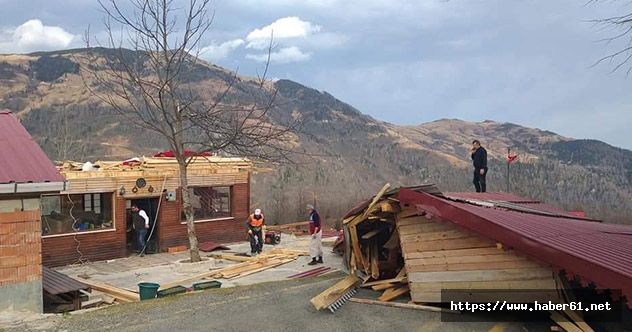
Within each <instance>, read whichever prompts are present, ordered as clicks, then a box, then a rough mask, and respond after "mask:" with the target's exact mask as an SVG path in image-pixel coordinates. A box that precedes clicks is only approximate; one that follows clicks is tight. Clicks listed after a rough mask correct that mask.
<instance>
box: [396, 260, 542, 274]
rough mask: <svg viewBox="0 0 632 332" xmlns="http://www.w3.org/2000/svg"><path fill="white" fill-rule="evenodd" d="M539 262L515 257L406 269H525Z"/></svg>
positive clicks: (425, 270)
mask: <svg viewBox="0 0 632 332" xmlns="http://www.w3.org/2000/svg"><path fill="white" fill-rule="evenodd" d="M538 267H540V265H539V264H537V263H535V262H532V261H530V260H528V259H526V258H523V259H515V260H509V261H504V262H480V263H461V264H434V265H413V266H408V271H410V272H411V273H413V272H431V271H476V270H504V269H525V268H538Z"/></svg>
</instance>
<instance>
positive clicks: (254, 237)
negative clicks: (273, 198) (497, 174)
mask: <svg viewBox="0 0 632 332" xmlns="http://www.w3.org/2000/svg"><path fill="white" fill-rule="evenodd" d="M246 227H248V236H249V237H250V255H252V256H254V255H257V254H260V253H261V250H262V249H263V227H265V220H264V218H263V214H262V213H261V209H255V213H253V214H251V215H250V216H248V220H247V221H246Z"/></svg>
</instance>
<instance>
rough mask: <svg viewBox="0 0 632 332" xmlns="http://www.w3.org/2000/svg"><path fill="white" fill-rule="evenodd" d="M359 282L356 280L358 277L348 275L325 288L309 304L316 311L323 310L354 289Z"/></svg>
mask: <svg viewBox="0 0 632 332" xmlns="http://www.w3.org/2000/svg"><path fill="white" fill-rule="evenodd" d="M359 282H360V279H358V277H356V276H355V275H349V276H347V277H346V278H344V279H342V280H340V281H338V282H337V283H335V284H334V285H333V286H331V287H329V288H327V289H326V290H325V291H323V292H322V293H320V294H318V295H316V296H315V297H313V298H312V299H311V300H310V302H311V303H312V305H313V306H314V308H316V310H322V309H325V308H327V307H329V306H330V305H331V304H333V303H334V302H336V301H338V300H339V299H340V297H341V296H342V295H344V294H345V293H346V292H348V291H349V290H351V289H353V288H355V287H356V285H357V284H358V283H359Z"/></svg>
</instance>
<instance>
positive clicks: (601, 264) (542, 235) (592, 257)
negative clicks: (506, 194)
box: [399, 189, 632, 305]
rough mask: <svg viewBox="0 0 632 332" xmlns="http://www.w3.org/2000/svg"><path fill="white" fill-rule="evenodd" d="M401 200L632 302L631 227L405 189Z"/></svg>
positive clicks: (400, 194)
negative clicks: (519, 209) (616, 293)
mask: <svg viewBox="0 0 632 332" xmlns="http://www.w3.org/2000/svg"><path fill="white" fill-rule="evenodd" d="M399 199H400V202H401V203H402V204H404V205H408V206H415V207H417V209H418V210H421V211H424V212H427V213H431V214H433V215H436V216H438V217H440V218H442V219H445V220H448V221H451V222H453V223H455V224H457V225H459V226H462V227H464V228H466V229H469V230H470V231H472V232H475V233H478V234H480V235H481V236H484V237H487V238H490V239H493V240H495V241H497V242H500V243H503V244H504V245H505V246H506V247H510V248H514V249H515V250H517V251H519V252H521V253H523V254H525V255H528V256H531V257H533V258H535V259H538V260H539V261H542V262H546V263H549V264H551V266H552V267H554V268H560V269H564V270H566V271H567V272H568V273H570V274H573V275H577V276H579V277H581V278H582V279H584V280H589V281H591V282H594V283H595V284H596V285H597V286H599V287H603V288H611V289H621V290H622V294H623V295H624V296H626V297H627V299H628V301H629V302H628V305H631V304H632V226H625V225H611V224H603V223H595V222H589V221H584V220H579V219H573V218H565V217H555V216H545V215H538V214H532V213H524V212H518V211H512V210H507V209H500V208H490V207H483V206H478V205H474V204H469V203H467V202H458V201H454V200H450V199H446V198H442V197H438V196H434V195H430V194H426V193H420V192H414V191H411V190H406V189H401V190H400V192H399Z"/></svg>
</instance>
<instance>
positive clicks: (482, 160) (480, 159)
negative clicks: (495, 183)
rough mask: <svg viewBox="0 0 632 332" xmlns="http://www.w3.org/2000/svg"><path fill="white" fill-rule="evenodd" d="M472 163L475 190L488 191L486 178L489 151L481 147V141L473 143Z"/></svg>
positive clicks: (478, 191)
mask: <svg viewBox="0 0 632 332" xmlns="http://www.w3.org/2000/svg"><path fill="white" fill-rule="evenodd" d="M470 152H471V154H472V163H473V164H474V181H473V182H474V188H476V192H477V193H480V192H483V193H484V192H485V191H486V190H487V188H486V183H485V177H486V176H487V150H485V148H483V147H482V146H481V142H480V141H479V140H474V141H473V142H472V150H471V151H470Z"/></svg>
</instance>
